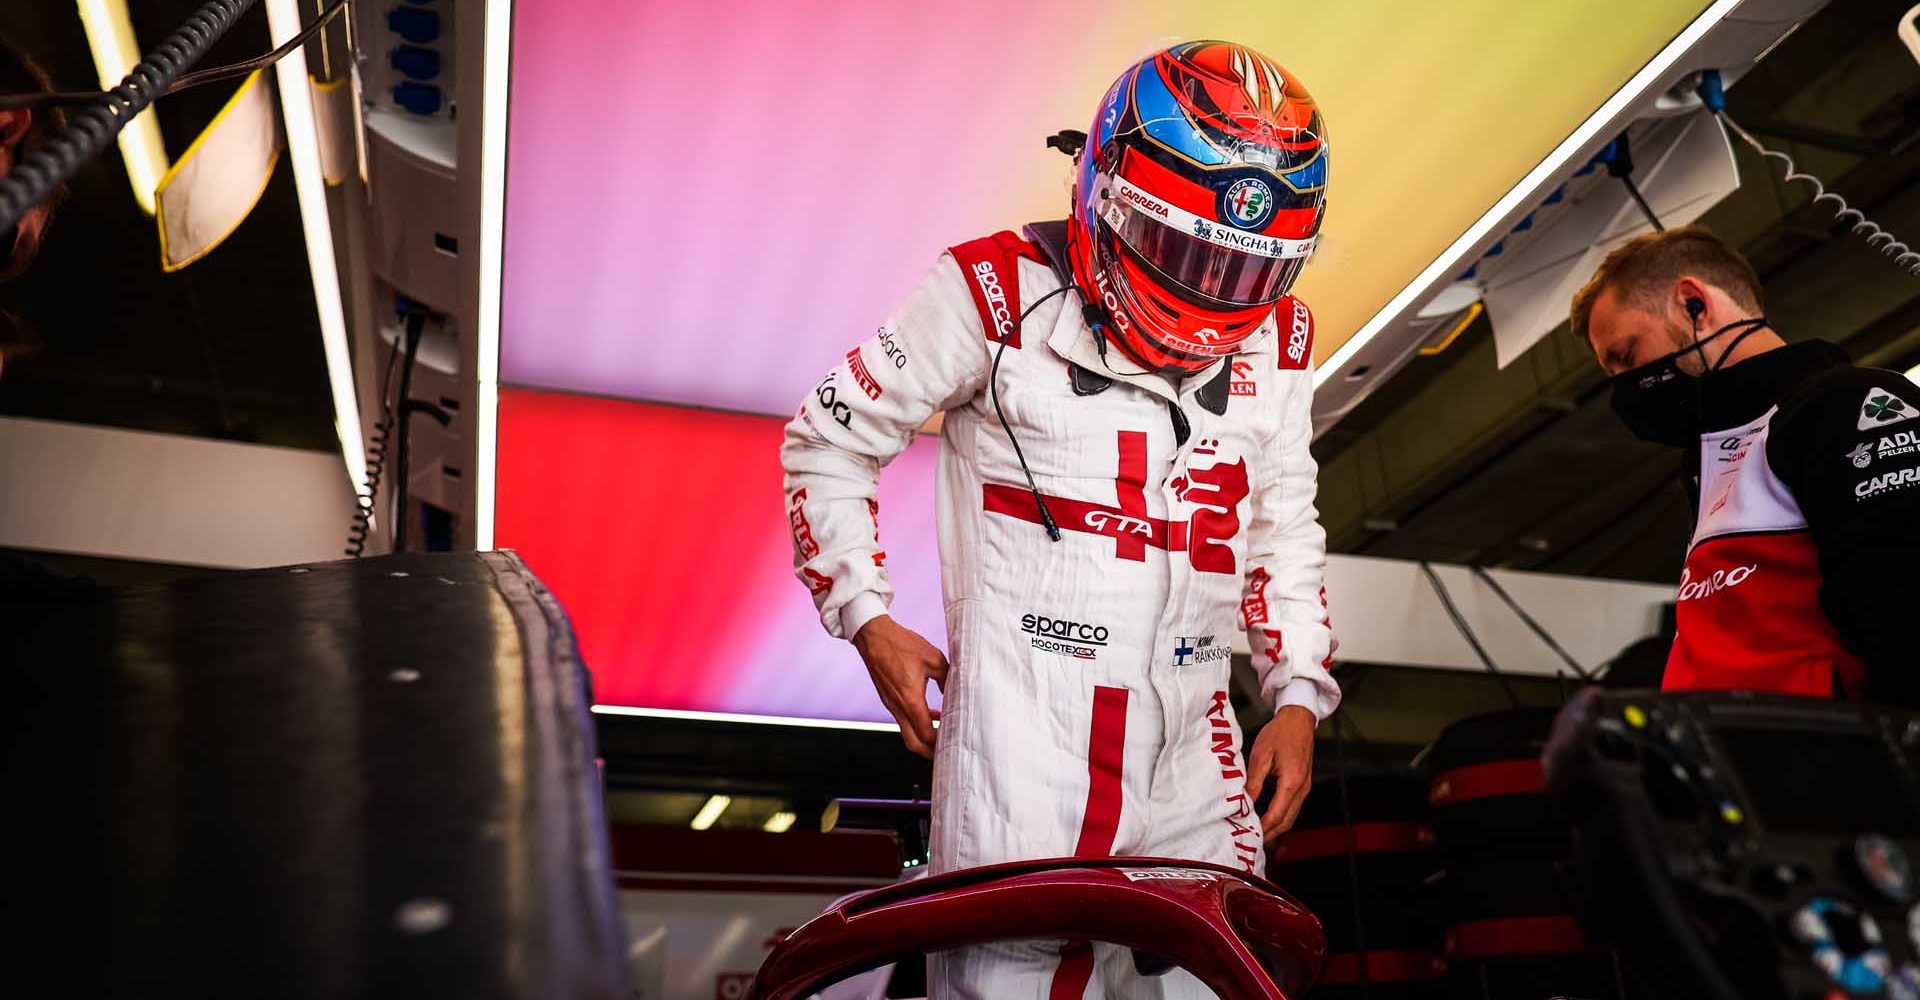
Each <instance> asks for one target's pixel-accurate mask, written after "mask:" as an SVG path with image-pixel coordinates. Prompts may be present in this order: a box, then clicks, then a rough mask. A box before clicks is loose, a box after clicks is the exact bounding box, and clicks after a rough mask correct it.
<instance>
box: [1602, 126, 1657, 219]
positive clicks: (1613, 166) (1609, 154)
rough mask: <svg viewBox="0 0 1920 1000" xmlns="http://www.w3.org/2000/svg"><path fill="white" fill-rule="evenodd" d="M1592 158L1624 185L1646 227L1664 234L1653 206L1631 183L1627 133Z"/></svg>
mask: <svg viewBox="0 0 1920 1000" xmlns="http://www.w3.org/2000/svg"><path fill="white" fill-rule="evenodd" d="M1594 158H1595V159H1597V160H1599V161H1600V162H1602V163H1604V164H1606V165H1607V173H1608V175H1610V176H1613V177H1617V178H1619V179H1620V183H1622V184H1624V185H1626V188H1627V194H1629V195H1631V196H1632V197H1633V203H1634V204H1635V205H1638V206H1639V207H1640V214H1641V215H1642V216H1644V217H1646V220H1647V225H1649V226H1652V227H1653V229H1654V231H1655V232H1665V231H1666V228H1667V227H1665V226H1663V225H1661V224H1660V217H1659V216H1658V215H1655V214H1654V213H1653V206H1652V205H1649V204H1647V199H1646V198H1645V197H1644V196H1643V195H1641V194H1640V185H1638V184H1635V183H1634V182H1633V147H1632V145H1631V144H1630V143H1629V142H1628V140H1627V133H1625V132H1622V133H1620V134H1619V135H1617V136H1615V137H1614V139H1613V141H1612V142H1609V143H1607V144H1606V146H1605V147H1603V148H1602V149H1601V150H1600V153H1599V155H1598V156H1596V157H1594Z"/></svg>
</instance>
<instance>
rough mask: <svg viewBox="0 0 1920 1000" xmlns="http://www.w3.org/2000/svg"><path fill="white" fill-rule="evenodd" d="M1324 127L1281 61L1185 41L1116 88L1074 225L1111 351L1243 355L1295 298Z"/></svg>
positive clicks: (1081, 184) (1104, 108)
mask: <svg viewBox="0 0 1920 1000" xmlns="http://www.w3.org/2000/svg"><path fill="white" fill-rule="evenodd" d="M1326 183H1327V148H1326V130H1325V128H1324V127H1323V125H1322V123H1321V120H1320V112H1319V109H1318V108H1317V107H1315V105H1314V103H1313V98H1312V97H1311V96H1310V95H1308V93H1307V91H1306V88H1304V87H1302V86H1301V85H1300V82H1299V81H1298V80H1296V79H1295V78H1294V77H1293V76H1292V75H1291V74H1289V73H1288V72H1287V71H1286V70H1284V69H1282V68H1280V66H1279V64H1277V63H1275V62H1274V61H1273V60H1271V59H1268V58H1267V57H1266V56H1263V55H1261V54H1260V53H1258V52H1255V51H1253V50H1252V49H1249V48H1247V47H1245V46H1243V45H1234V44H1231V43H1228V42H1216V41H1196V42H1183V43H1181V44H1178V45H1175V46H1172V47H1170V48H1166V49H1162V50H1160V51H1159V52H1156V53H1154V54H1153V55H1151V56H1149V57H1148V58H1146V59H1144V60H1142V61H1140V62H1139V63H1137V64H1135V65H1134V66H1133V67H1131V68H1130V69H1128V70H1127V71H1126V72H1125V73H1122V74H1120V78H1119V79H1118V80H1115V81H1114V83H1113V86H1112V87H1111V88H1109V89H1108V91H1107V95H1106V98H1105V99H1104V100H1103V101H1101V103H1100V110H1099V112H1098V114H1097V115H1096V116H1095V117H1094V121H1093V126H1092V128H1091V129H1089V130H1088V133H1087V144H1086V146H1085V148H1084V149H1082V150H1081V153H1080V157H1079V162H1078V174H1077V176H1076V178H1075V181H1074V205H1073V213H1072V215H1071V216H1070V217H1069V218H1068V220H1067V246H1068V257H1069V258H1070V259H1071V262H1072V267H1073V276H1074V282H1075V284H1077V285H1078V286H1079V287H1080V291H1081V293H1082V294H1083V295H1085V296H1086V297H1087V299H1088V301H1089V302H1094V303H1098V304H1099V306H1100V307H1101V310H1103V311H1104V312H1105V313H1106V319H1107V322H1105V323H1104V324H1103V326H1104V329H1103V330H1102V331H1101V332H1102V333H1103V334H1104V336H1105V337H1106V338H1107V340H1108V341H1110V342H1112V343H1113V344H1115V345H1117V346H1118V347H1119V348H1120V349H1121V350H1122V351H1123V352H1124V353H1125V354H1127V355H1128V356H1129V357H1131V358H1133V359H1134V360H1135V361H1137V362H1139V363H1140V364H1142V365H1145V366H1147V367H1148V368H1150V369H1155V370H1159V371H1163V372H1167V373H1169V374H1175V375H1179V374H1187V373H1191V372H1196V371H1199V370H1201V369H1203V368H1205V367H1207V366H1208V365H1210V364H1212V363H1213V362H1214V361H1215V360H1217V359H1219V358H1221V357H1224V356H1226V355H1230V354H1233V353H1235V352H1236V351H1239V350H1240V349H1241V348H1243V347H1244V346H1246V342H1247V340H1248V338H1249V337H1251V336H1253V335H1254V334H1256V333H1257V332H1259V331H1260V330H1261V329H1262V327H1263V325H1264V324H1265V322H1266V320H1267V317H1268V316H1270V315H1272V314H1273V312H1274V306H1275V303H1276V302H1278V301H1279V300H1280V299H1281V297H1283V296H1285V295H1286V294H1287V292H1288V290H1289V289H1291V288H1292V287H1293V282H1294V279H1295V278H1297V277H1298V276H1299V274H1300V270H1301V268H1302V267H1304V266H1305V265H1306V262H1307V257H1308V256H1309V255H1310V254H1311V253H1312V252H1313V245H1314V240H1315V238H1316V234H1318V233H1319V231H1320V220H1321V217H1322V215H1323V213H1324V209H1325V200H1326Z"/></svg>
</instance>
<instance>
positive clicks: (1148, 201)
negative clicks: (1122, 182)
mask: <svg viewBox="0 0 1920 1000" xmlns="http://www.w3.org/2000/svg"><path fill="white" fill-rule="evenodd" d="M1120 197H1122V198H1125V199H1126V200H1128V201H1130V202H1133V203H1134V204H1135V205H1137V206H1139V207H1140V208H1141V209H1144V210H1146V211H1148V212H1152V213H1153V214H1155V215H1157V216H1159V217H1161V218H1162V219H1165V218H1170V217H1171V216H1170V215H1169V214H1168V212H1167V206H1165V205H1162V204H1160V203H1159V202H1157V201H1155V200H1153V199H1152V198H1149V197H1147V196H1146V195H1144V194H1141V193H1140V192H1138V191H1136V190H1134V189H1133V188H1131V187H1123V188H1121V189H1120Z"/></svg>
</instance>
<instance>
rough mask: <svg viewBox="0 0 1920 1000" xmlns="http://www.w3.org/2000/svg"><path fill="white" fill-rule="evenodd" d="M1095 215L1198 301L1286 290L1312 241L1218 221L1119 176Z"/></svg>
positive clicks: (1247, 299)
mask: <svg viewBox="0 0 1920 1000" xmlns="http://www.w3.org/2000/svg"><path fill="white" fill-rule="evenodd" d="M1107 185H1108V190H1109V191H1110V192H1111V194H1112V197H1111V198H1109V199H1108V200H1107V204H1106V206H1105V208H1104V210H1103V212H1102V215H1101V218H1102V220H1103V221H1104V222H1106V224H1107V226H1108V227H1109V228H1111V229H1112V230H1113V232H1114V234H1115V235H1116V236H1118V237H1119V238H1120V241H1121V242H1123V243H1125V244H1126V245H1127V247H1128V248H1129V249H1131V250H1132V251H1133V252H1134V253H1135V254H1137V255H1139V257H1140V258H1141V259H1142V260H1143V261H1145V262H1146V263H1147V264H1149V265H1151V266H1152V267H1153V269H1154V270H1156V271H1158V272H1159V273H1160V274H1161V275H1162V276H1163V277H1165V278H1166V279H1167V280H1168V281H1169V282H1171V283H1172V284H1173V285H1174V286H1176V287H1174V288H1173V289H1172V290H1173V291H1176V292H1180V291H1184V292H1186V293H1187V296H1186V297H1198V298H1199V299H1200V300H1201V302H1200V304H1203V305H1205V304H1214V303H1218V304H1222V305H1228V306H1255V305H1266V304H1268V303H1271V302H1274V301H1276V300H1278V299H1279V298H1280V297H1281V296H1283V295H1285V294H1287V290H1288V289H1290V288H1292V287H1293V280H1294V279H1295V278H1297V277H1299V275H1300V269H1301V268H1302V267H1304V266H1306V263H1307V258H1308V256H1310V255H1311V254H1312V253H1313V244H1314V240H1313V238H1312V237H1309V238H1307V239H1304V240H1291V239H1286V238H1284V237H1277V236H1263V235H1261V234H1259V233H1252V232H1247V231H1245V230H1242V229H1235V228H1234V227H1232V226H1224V225H1221V224H1220V223H1218V222H1215V221H1213V220H1210V219H1204V218H1201V217H1200V216H1197V215H1194V214H1192V213H1191V212H1187V211H1185V210H1184V209H1181V208H1179V207H1178V206H1175V205H1171V204H1169V203H1167V202H1165V201H1162V200H1161V199H1159V198H1155V197H1154V196H1152V195H1150V194H1147V193H1146V192H1144V191H1142V190H1140V189H1139V188H1137V187H1135V186H1133V185H1132V184H1129V183H1127V182H1126V180H1124V179H1122V178H1119V177H1111V178H1108V179H1107Z"/></svg>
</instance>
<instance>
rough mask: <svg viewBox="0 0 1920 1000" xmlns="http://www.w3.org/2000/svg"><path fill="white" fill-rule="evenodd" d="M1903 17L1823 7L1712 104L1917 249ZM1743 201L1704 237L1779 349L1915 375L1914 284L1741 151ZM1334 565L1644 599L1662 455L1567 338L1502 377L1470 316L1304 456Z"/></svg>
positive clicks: (1664, 509) (1919, 314)
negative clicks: (1566, 581)
mask: <svg viewBox="0 0 1920 1000" xmlns="http://www.w3.org/2000/svg"><path fill="white" fill-rule="evenodd" d="M1908 6H1910V4H1909V3H1906V2H1904V0H1903V2H1883V0H1836V2H1834V3H1832V4H1830V5H1829V6H1828V7H1827V8H1826V9H1825V10H1823V11H1822V12H1821V13H1819V14H1817V15H1815V17H1814V18H1813V19H1812V20H1810V21H1808V22H1807V23H1806V24H1805V25H1803V26H1802V27H1801V29H1800V30H1799V31H1797V32H1795V33H1794V34H1793V35H1792V36H1790V37H1789V38H1788V39H1787V40H1786V41H1784V42H1783V43H1781V44H1780V45H1779V47H1778V48H1776V49H1775V50H1774V51H1773V52H1772V53H1771V54H1769V55H1768V56H1767V58H1766V59H1764V60H1763V61H1762V62H1761V63H1760V64H1759V66H1758V67H1756V68H1755V69H1754V70H1753V71H1752V72H1751V73H1750V74H1748V75H1747V76H1746V77H1745V78H1743V79H1742V80H1741V81H1740V83H1739V84H1738V85H1737V86H1735V87H1734V88H1733V89H1731V90H1730V91H1729V92H1728V100H1729V110H1730V112H1731V113H1732V115H1733V117H1734V119H1735V120H1736V121H1739V122H1741V123H1742V124H1744V125H1745V126H1746V127H1747V128H1749V129H1750V130H1752V131H1754V132H1755V133H1757V134H1759V135H1760V136H1761V138H1762V139H1763V141H1766V142H1768V143H1769V144H1770V145H1772V146H1773V147H1775V148H1778V149H1781V150H1783V151H1785V152H1787V153H1788V154H1790V155H1791V156H1793V157H1794V159H1795V160H1796V162H1798V163H1799V164H1801V166H1802V167H1803V168H1805V169H1808V170H1811V171H1812V172H1814V173H1815V174H1817V175H1819V176H1820V177H1822V178H1823V179H1825V180H1826V181H1827V183H1828V186H1829V187H1830V188H1832V189H1834V190H1837V191H1839V192H1840V193H1841V194H1843V195H1844V196H1845V197H1846V199H1847V200H1848V202H1849V203H1851V204H1854V205H1857V206H1859V207H1861V208H1863V209H1864V210H1865V211H1866V212H1867V213H1868V215H1869V217H1871V218H1873V219H1875V220H1876V221H1878V222H1880V223H1881V224H1882V225H1884V226H1886V227H1887V228H1888V229H1890V230H1892V231H1893V232H1895V233H1897V234H1906V235H1908V236H1910V237H1912V236H1915V235H1920V183H1916V181H1920V142H1915V140H1916V139H1920V64H1916V63H1915V61H1914V59H1913V57H1912V56H1911V55H1910V54H1909V53H1908V52H1907V50H1906V49H1905V48H1904V47H1903V46H1902V45H1901V44H1900V42H1899V41H1898V39H1897V38H1896V37H1895V35H1894V30H1893V29H1894V25H1895V24H1896V23H1897V21H1898V18H1899V16H1900V15H1901V13H1902V12H1903V11H1904V9H1905V8H1906V7H1908ZM1736 154H1737V155H1738V157H1739V166H1740V176H1741V180H1742V183H1741V187H1740V189H1739V190H1738V191H1736V192H1735V193H1734V194H1733V195H1732V196H1730V197H1729V198H1728V199H1727V200H1725V201H1724V202H1722V203H1721V204H1720V205H1718V206H1716V207H1715V208H1714V209H1713V210H1711V211H1710V212H1708V213H1707V215H1706V216H1705V217H1704V218H1702V219H1701V220H1700V222H1701V223H1702V224H1705V225H1707V226H1709V227H1711V228H1712V229H1714V230H1715V231H1716V232H1718V233H1720V234H1721V235H1722V236H1725V237H1726V238H1728V239H1729V240H1730V241H1732V242H1733V243H1734V244H1735V245H1736V246H1738V247H1740V248H1741V249H1742V250H1743V251H1744V252H1745V253H1746V254H1747V255H1748V256H1749V257H1750V258H1751V259H1752V260H1753V262H1754V264H1755V266H1756V267H1757V268H1758V270H1759V272H1760V274H1761V277H1762V280H1763V281H1764V283H1765V285H1766V298H1767V306H1768V308H1767V312H1768V315H1769V316H1770V317H1771V318H1772V319H1773V321H1774V323H1775V324H1776V326H1777V327H1778V329H1779V330H1780V332H1781V333H1782V335H1783V336H1785V337H1786V338H1787V339H1788V340H1789V341H1796V340H1804V339H1808V338H1813V337H1819V338H1824V339H1827V340H1832V341H1835V342H1837V343H1840V344H1842V345H1844V346H1845V347H1847V349H1848V350H1850V351H1851V352H1852V353H1853V354H1854V356H1855V357H1856V359H1858V360H1861V361H1863V362H1865V363H1869V364H1877V365H1882V366H1886V367H1895V368H1901V369H1904V368H1906V367H1907V366H1910V365H1912V364H1913V363H1914V362H1915V361H1917V360H1920V281H1916V280H1915V279H1914V278H1912V277H1911V276H1909V275H1907V274H1906V273H1904V272H1902V271H1900V270H1898V269H1896V268H1894V267H1892V266H1891V265H1890V264H1888V263H1887V262H1886V261H1885V260H1884V259H1883V258H1881V257H1880V256H1879V255H1878V254H1876V253H1875V252H1874V251H1872V250H1870V249H1868V248H1867V247H1866V246H1865V244H1864V243H1862V242H1861V241H1860V240H1859V239H1857V238H1855V237H1851V236H1849V235H1848V234H1847V232H1846V230H1845V228H1844V227H1841V226H1838V225H1837V224H1835V223H1834V221H1833V216H1832V213H1831V212H1830V211H1828V210H1826V209H1825V208H1816V207H1813V206H1810V205H1809V204H1808V191H1807V189H1806V188H1805V187H1804V186H1803V185H1798V184H1796V185H1794V186H1793V187H1791V188H1789V187H1786V186H1784V185H1783V184H1782V183H1781V180H1780V174H1779V171H1778V168H1777V167H1775V166H1774V165H1772V164H1767V163H1763V162H1761V161H1760V160H1759V158H1758V157H1756V156H1754V155H1752V154H1751V152H1750V151H1749V150H1746V149H1745V148H1744V147H1743V148H1740V149H1737V150H1736ZM1315 450H1316V452H1317V453H1318V454H1319V456H1320V459H1321V463H1322V465H1321V495H1320V510H1321V516H1322V520H1323V521H1324V522H1325V524H1326V526H1327V531H1328V537H1329V541H1330V544H1331V546H1332V548H1333V549H1334V550H1335V551H1340V552H1350V553H1364V554H1367V555H1376V556H1394V557H1400V558H1410V559H1427V560H1434V561H1445V562H1459V563H1476V564H1483V565H1490V566H1508V567H1514V568H1523V569H1535V570H1544V571H1551V572H1565V573H1577V574H1586V575H1595V576H1608V577H1619V578H1626V579H1639V580H1650V581H1670V580H1673V579H1675V578H1676V577H1677V576H1678V575H1679V568H1680V559H1681V556H1682V550H1683V548H1684V545H1685V541H1686V536H1687V534H1688V525H1689V514H1688V511H1687V510H1686V502H1685V497H1684V494H1683V493H1682V492H1681V488H1680V486H1679V483H1678V472H1679V469H1680V460H1679V457H1678V455H1677V453H1675V452H1673V451H1670V450H1668V449H1663V448H1659V447H1655V446H1651V445H1646V444H1643V443H1641V442H1639V441H1637V440H1635V439H1634V438H1632V437H1631V436H1630V435H1628V434H1627V432H1626V431H1625V430H1624V429H1623V428H1621V427H1620V426H1619V424H1618V422H1617V421H1615V420H1614V418H1613V416H1612V414H1611V412H1610V411H1609V409H1608V406H1607V399H1606V393H1605V382H1604V380H1603V379H1602V377H1601V373H1600V371H1599V369H1598V368H1597V367H1596V366H1595V365H1594V363H1593V359H1592V356H1591V355H1590V354H1589V353H1588V352H1587V350H1586V347H1585V345H1583V344H1579V343H1576V342H1574V341H1573V340H1571V339H1570V337H1569V336H1568V335H1567V333H1566V331H1565V329H1564V326H1563V328H1562V329H1561V330H1558V331H1555V333H1554V334H1552V335H1549V336H1548V337H1546V338H1545V339H1543V340H1542V341H1541V342H1540V343H1538V344H1536V345H1535V346H1534V347H1533V348H1532V349H1530V350H1529V351H1528V352H1527V353H1526V354H1525V355H1523V356H1522V357H1521V358H1519V359H1518V360H1517V361H1515V362H1514V363H1513V364H1511V365H1509V366H1508V367H1507V368H1506V369H1504V370H1497V369H1496V368H1495V366H1494V345H1493V338H1492V331H1491V328H1490V327H1489V326H1488V325H1487V322H1486V320H1485V318H1484V317H1482V318H1481V319H1480V320H1478V321H1476V322H1475V324H1474V325H1473V326H1472V327H1471V328H1469V329H1468V331H1467V332H1466V333H1465V334H1464V335H1462V336H1461V337H1460V338H1459V339H1458V340H1456V341H1455V342H1454V343H1453V344H1452V346H1451V347H1450V348H1449V349H1448V350H1447V351H1445V352H1444V353H1442V354H1440V355H1438V356H1434V357H1421V358H1417V359H1415V360H1414V361H1413V362H1412V363H1411V364H1409V365H1408V366H1407V367H1406V368H1405V369H1403V370H1402V371H1401V372H1399V373H1398V374H1396V375H1395V377H1394V378H1393V380H1392V381H1391V382H1389V383H1388V384H1387V385H1385V386H1383V387H1381V388H1380V389H1379V390H1378V391H1376V392H1375V393H1374V394H1373V396H1371V397H1370V398H1368V399H1367V400H1366V401H1365V402H1364V403H1363V404H1362V405H1361V406H1360V407H1359V408H1358V409H1356V410H1355V411H1354V412H1353V413H1352V414H1350V415H1348V416H1347V417H1346V418H1345V419H1343V420H1342V421H1341V422H1340V423H1339V424H1337V425H1336V426H1335V427H1333V428H1332V429H1330V430H1329V431H1328V432H1327V433H1326V434H1324V435H1323V436H1322V437H1321V439H1320V440H1319V441H1318V442H1317V444H1316V447H1315Z"/></svg>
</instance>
